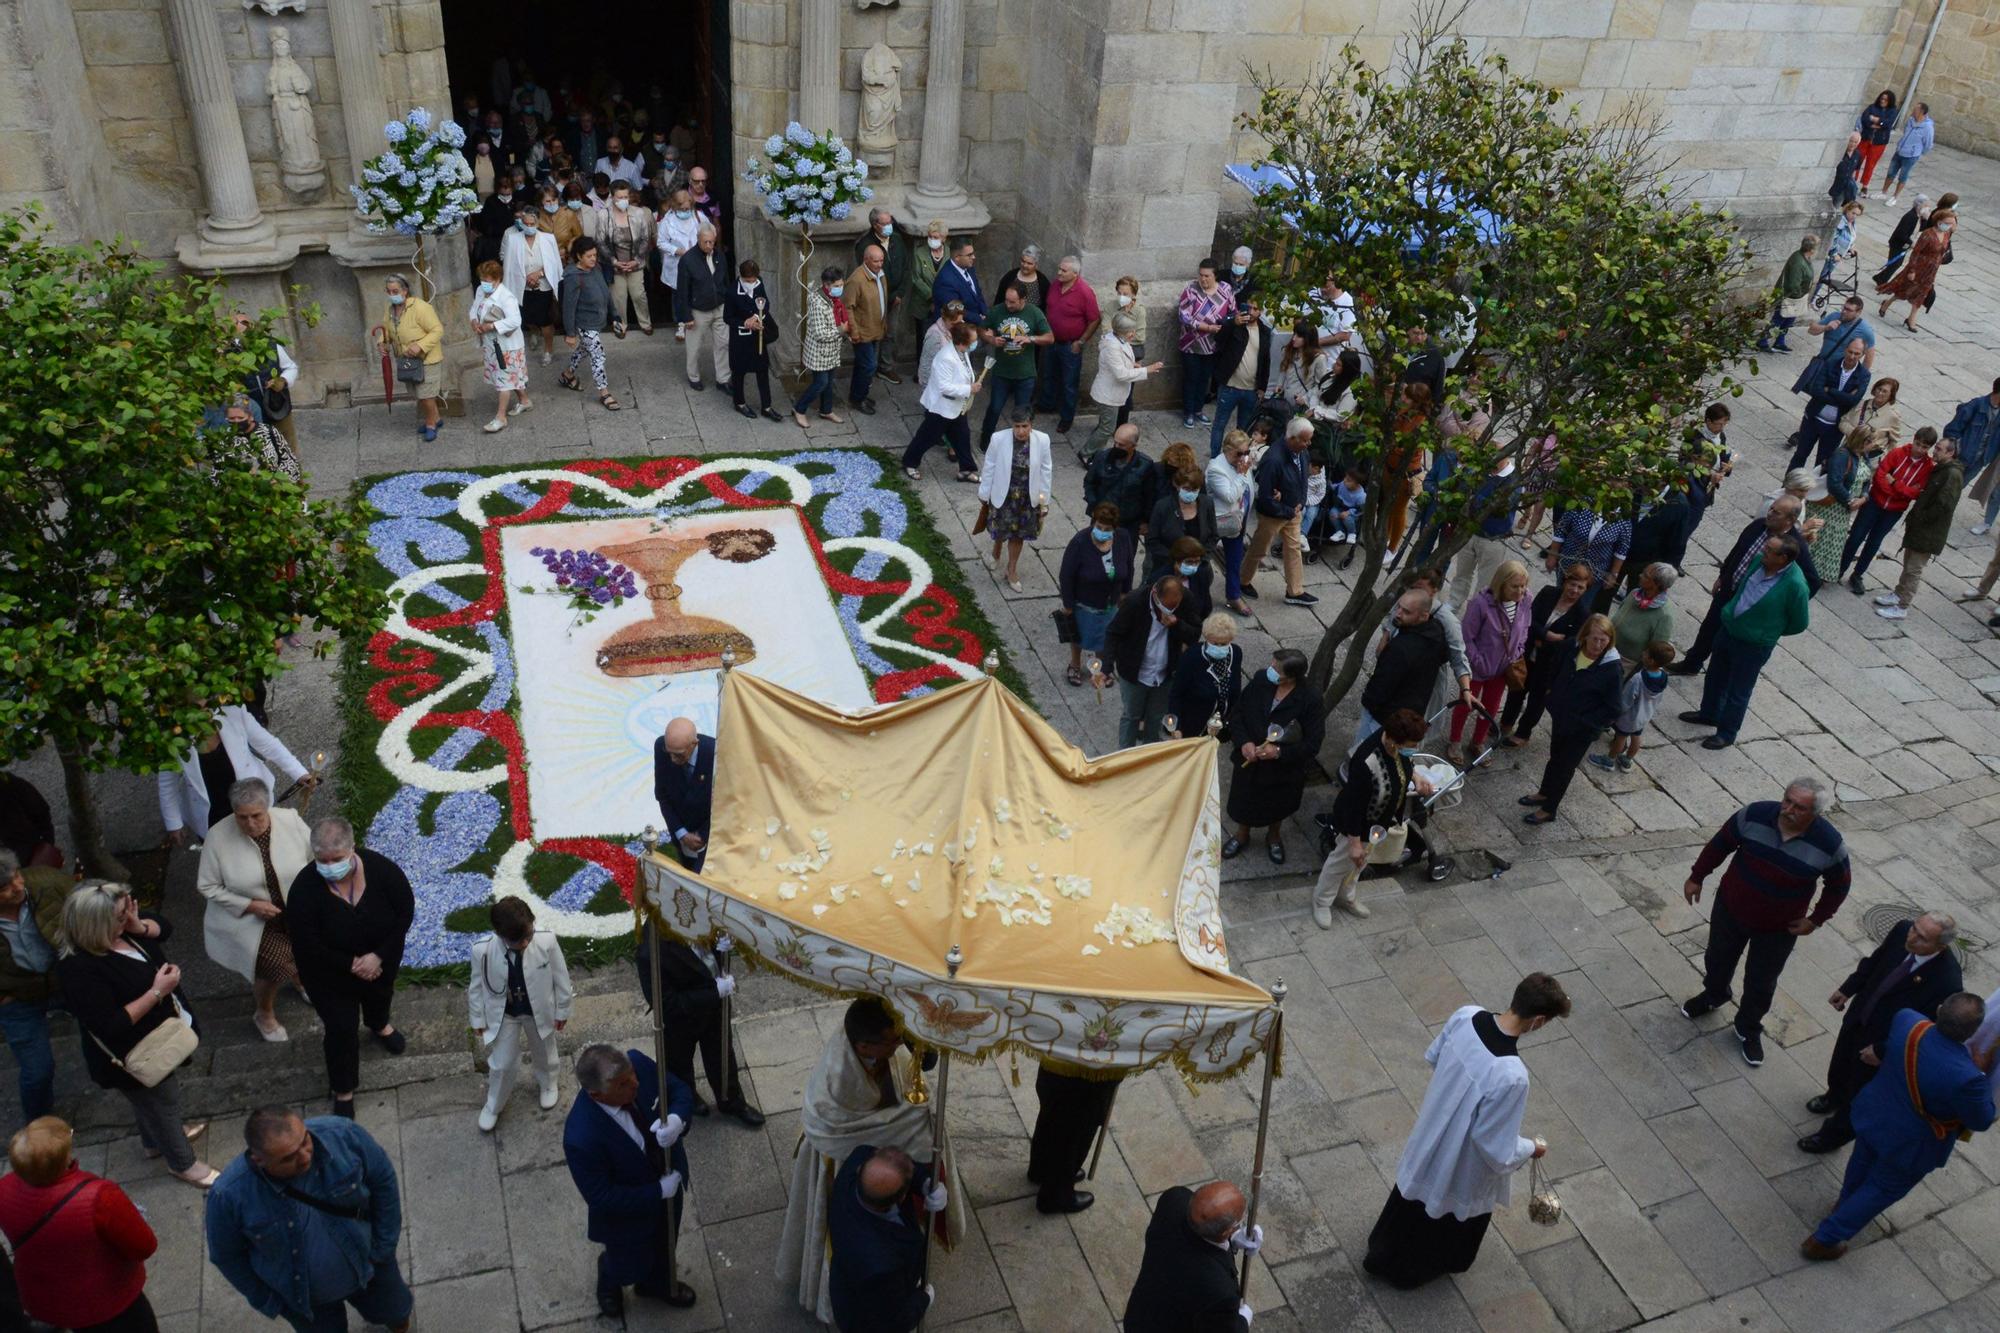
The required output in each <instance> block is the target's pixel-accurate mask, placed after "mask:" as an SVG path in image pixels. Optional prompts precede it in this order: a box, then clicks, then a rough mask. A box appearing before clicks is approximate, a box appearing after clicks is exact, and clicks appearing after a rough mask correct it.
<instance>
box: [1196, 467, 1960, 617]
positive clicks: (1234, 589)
mask: <svg viewBox="0 0 2000 1333" xmlns="http://www.w3.org/2000/svg"><path fill="white" fill-rule="evenodd" d="M1994 494H1996V495H2000V488H1996V489H1995V491H1994ZM1222 592H1223V597H1224V599H1225V600H1227V601H1231V602H1239V601H1242V600H1243V534H1242V533H1238V534H1237V535H1236V536H1234V537H1224V538H1223V539H1222Z"/></svg>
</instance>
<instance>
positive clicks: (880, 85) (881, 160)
mask: <svg viewBox="0 0 2000 1333" xmlns="http://www.w3.org/2000/svg"><path fill="white" fill-rule="evenodd" d="M902 72H903V61H902V58H901V57H899V56H898V55H897V54H896V53H895V52H894V51H891V50H890V49H889V48H888V47H886V46H884V45H883V44H882V43H880V42H877V43H875V45H873V46H871V47H869V48H868V51H867V53H866V54H865V55H863V56H862V57H861V125H860V129H859V132H858V133H857V134H856V135H855V136H854V137H855V141H856V142H857V143H859V144H860V146H861V157H862V160H863V161H865V162H867V163H868V165H869V166H871V167H884V168H886V167H890V166H893V165H894V163H895V161H896V113H897V112H899V111H901V110H902V109H903V81H902V78H901V75H902Z"/></svg>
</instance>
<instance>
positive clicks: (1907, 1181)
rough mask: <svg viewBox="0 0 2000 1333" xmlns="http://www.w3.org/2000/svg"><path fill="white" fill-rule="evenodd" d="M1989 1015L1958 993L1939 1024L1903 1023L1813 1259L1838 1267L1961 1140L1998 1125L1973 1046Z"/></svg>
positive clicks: (1816, 1238)
mask: <svg viewBox="0 0 2000 1333" xmlns="http://www.w3.org/2000/svg"><path fill="white" fill-rule="evenodd" d="M1985 1013H1986V1005H1985V1003H1984V1002H1983V1001H1981V1000H1980V998H1979V997H1978V996H1977V995H1973V994H1970V993H1968V992H1965V991H1960V992H1958V993H1957V994H1956V995H1951V996H1947V997H1946V998H1945V1001H1944V1003H1943V1004H1941V1005H1939V1006H1938V1016H1937V1021H1936V1022H1935V1023H1933V1022H1932V1021H1931V1020H1930V1019H1928V1018H1925V1017H1924V1016H1923V1015H1922V1014H1920V1013H1918V1012H1917V1011H1916V1010H1914V1009H1905V1010H1903V1011H1902V1012H1900V1013H1898V1014H1897V1015H1896V1017H1895V1020H1894V1021H1893V1022H1892V1023H1891V1024H1890V1025H1889V1034H1888V1037H1887V1038H1886V1040H1885V1041H1884V1043H1883V1045H1884V1050H1883V1053H1882V1068H1881V1069H1880V1070H1878V1071H1877V1072H1876V1074H1875V1077H1874V1078H1872V1079H1870V1080H1869V1081H1868V1086H1867V1087H1865V1088H1863V1089H1862V1090H1861V1091H1860V1093H1859V1094H1858V1095H1856V1097H1855V1099H1854V1128H1855V1131H1856V1139H1855V1143H1854V1152H1853V1154H1852V1155H1851V1156H1850V1157H1849V1158H1848V1159H1847V1174H1846V1175H1845V1176H1844V1177H1843V1178H1842V1180H1841V1184H1840V1202H1839V1203H1837V1204H1835V1205H1834V1208H1833V1211H1832V1212H1831V1213H1829V1214H1827V1216H1826V1218H1825V1220H1824V1221H1822V1222H1821V1223H1820V1224H1819V1227H1818V1228H1817V1229H1816V1230H1815V1231H1814V1232H1813V1233H1812V1235H1810V1236H1808V1237H1806V1239H1805V1241H1804V1243H1803V1244H1802V1245H1800V1247H1799V1252H1800V1253H1801V1254H1803V1255H1804V1256H1805V1257H1806V1258H1808V1259H1819V1260H1825V1259H1838V1258H1839V1257H1840V1256H1841V1254H1842V1253H1844V1252H1845V1251H1846V1249H1847V1245H1846V1242H1847V1240H1848V1238H1849V1237H1851V1236H1853V1235H1854V1234H1855V1233H1856V1232H1858V1231H1860V1230H1861V1229H1862V1228H1863V1227H1865V1226H1867V1225H1868V1223H1869V1222H1871V1221H1873V1220H1874V1218H1875V1217H1876V1215H1877V1214H1879V1213H1880V1212H1882V1210H1883V1209H1885V1208H1887V1207H1889V1206H1890V1205H1891V1204H1893V1203H1895V1202H1896V1201H1897V1200H1898V1199H1900V1198H1902V1197H1903V1196H1904V1195H1905V1194H1908V1193H1909V1192H1910V1191H1911V1190H1912V1189H1914V1188H1915V1187H1916V1184H1917V1182H1918V1181H1919V1180H1922V1179H1923V1178H1924V1177H1925V1176H1927V1175H1929V1174H1930V1173H1931V1172H1933V1171H1935V1170H1937V1169H1938V1168H1939V1167H1941V1166H1943V1165H1944V1164H1945V1162H1946V1161H1947V1160H1949V1159H1950V1157H1951V1150H1952V1149H1953V1148H1955V1147H1957V1146H1958V1141H1959V1138H1960V1137H1961V1136H1964V1137H1967V1138H1969V1137H1971V1135H1972V1133H1973V1132H1976V1131H1978V1130H1983V1129H1990V1128H1992V1125H1993V1084H1992V1081H1991V1080H1990V1079H1989V1078H1988V1076H1987V1072H1986V1071H1985V1070H1983V1069H1981V1068H1980V1067H1979V1065H1978V1064H1977V1063H1976V1062H1975V1061H1974V1060H1973V1058H1972V1052H1971V1051H1969V1050H1967V1049H1966V1046H1965V1043H1966V1041H1967V1040H1968V1039H1969V1038H1970V1037H1971V1036H1972V1034H1973V1033H1974V1032H1975V1031H1977V1030H1978V1028H1979V1024H1980V1020H1981V1019H1982V1018H1983V1017H1984V1015H1985Z"/></svg>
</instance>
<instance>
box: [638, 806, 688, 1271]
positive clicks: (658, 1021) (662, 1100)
mask: <svg viewBox="0 0 2000 1333" xmlns="http://www.w3.org/2000/svg"><path fill="white" fill-rule="evenodd" d="M645 838H646V854H647V855H648V856H652V855H655V854H657V853H658V851H659V846H660V833H659V830H658V829H656V828H654V827H653V826H652V825H650V824H648V825H647V826H646V833H645ZM641 879H642V882H641V885H640V888H639V893H638V898H639V908H640V910H641V911H643V912H644V913H645V914H646V955H647V959H648V969H647V970H648V972H649V974H650V975H649V976H648V978H647V979H648V980H649V981H651V982H652V988H653V1070H654V1073H655V1076H656V1078H657V1079H658V1087H659V1092H658V1094H657V1097H656V1105H655V1112H656V1114H659V1115H660V1116H661V1117H662V1118H663V1119H664V1118H665V1112H666V1109H667V1014H666V1007H665V1006H664V1005H663V1004H662V1003H661V1000H662V999H663V998H664V996H663V993H662V990H661V987H662V986H663V985H664V982H662V980H661V978H660V949H661V946H662V941H661V939H660V914H659V913H658V912H657V911H655V910H654V909H653V906H652V904H651V903H649V902H647V900H646V890H645V886H644V883H643V876H642V877H641ZM681 1183H682V1184H683V1185H685V1184H686V1183H687V1182H686V1181H682V1182H681ZM675 1202H676V1201H675V1200H671V1199H670V1200H668V1201H667V1207H666V1226H665V1228H664V1232H663V1234H664V1236H665V1240H664V1242H663V1244H664V1245H665V1247H666V1254H665V1256H664V1257H665V1259H666V1261H667V1290H668V1291H670V1292H672V1291H679V1290H680V1285H681V1284H680V1260H679V1254H678V1251H679V1249H680V1239H681V1238H680V1226H679V1223H678V1221H677V1220H676V1218H675V1215H674V1213H675Z"/></svg>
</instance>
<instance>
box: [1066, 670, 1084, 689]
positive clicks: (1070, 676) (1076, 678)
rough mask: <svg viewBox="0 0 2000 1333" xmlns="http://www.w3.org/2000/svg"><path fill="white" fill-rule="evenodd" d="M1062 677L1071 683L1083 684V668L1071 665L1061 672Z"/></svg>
mask: <svg viewBox="0 0 2000 1333" xmlns="http://www.w3.org/2000/svg"><path fill="white" fill-rule="evenodd" d="M1063 679H1064V680H1066V681H1068V682H1069V683H1070V684H1072V685H1081V684H1083V668H1082V667H1071V668H1070V669H1069V670H1067V671H1065V672H1063Z"/></svg>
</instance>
